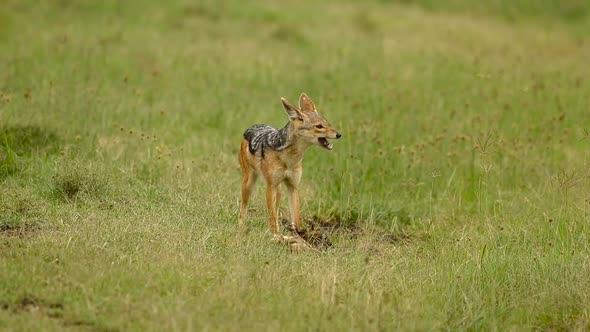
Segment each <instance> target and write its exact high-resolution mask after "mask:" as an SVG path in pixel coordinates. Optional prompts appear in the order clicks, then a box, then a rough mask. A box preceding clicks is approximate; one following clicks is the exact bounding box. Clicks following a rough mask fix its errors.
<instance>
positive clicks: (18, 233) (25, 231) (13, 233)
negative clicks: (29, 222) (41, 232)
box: [0, 225, 35, 239]
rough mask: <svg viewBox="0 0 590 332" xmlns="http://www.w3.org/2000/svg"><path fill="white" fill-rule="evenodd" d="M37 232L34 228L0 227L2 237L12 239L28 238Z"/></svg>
mask: <svg viewBox="0 0 590 332" xmlns="http://www.w3.org/2000/svg"><path fill="white" fill-rule="evenodd" d="M34 232H35V229H34V228H33V227H27V226H9V225H0V236H4V237H7V238H8V237H10V238H19V239H24V238H27V237H29V236H31V235H33V233H34Z"/></svg>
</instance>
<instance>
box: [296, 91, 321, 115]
mask: <svg viewBox="0 0 590 332" xmlns="http://www.w3.org/2000/svg"><path fill="white" fill-rule="evenodd" d="M299 108H300V109H301V110H302V111H312V112H317V110H316V108H315V104H314V103H313V101H311V99H309V97H308V96H307V95H306V94H305V93H302V94H301V96H300V97H299Z"/></svg>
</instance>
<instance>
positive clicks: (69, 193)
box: [52, 162, 110, 202]
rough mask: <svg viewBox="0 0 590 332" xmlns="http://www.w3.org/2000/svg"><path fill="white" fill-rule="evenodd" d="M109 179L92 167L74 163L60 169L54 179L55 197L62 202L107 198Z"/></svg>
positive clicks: (53, 190) (53, 189)
mask: <svg viewBox="0 0 590 332" xmlns="http://www.w3.org/2000/svg"><path fill="white" fill-rule="evenodd" d="M109 188H110V186H109V183H108V180H107V177H106V176H105V175H104V174H102V173H101V172H100V171H99V170H98V169H96V168H95V167H91V166H84V165H81V164H80V163H79V162H72V163H69V164H66V165H64V166H63V167H60V168H59V169H58V171H57V173H56V174H55V175H54V177H53V187H52V192H53V195H54V196H55V197H56V198H57V199H58V200H60V201H62V202H73V201H77V200H79V199H83V200H85V199H100V198H105V197H106V196H107V194H108V193H109Z"/></svg>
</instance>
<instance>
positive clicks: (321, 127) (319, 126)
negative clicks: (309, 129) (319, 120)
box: [315, 125, 324, 129]
mask: <svg viewBox="0 0 590 332" xmlns="http://www.w3.org/2000/svg"><path fill="white" fill-rule="evenodd" d="M315 127H316V128H318V129H324V126H322V125H317V126H315Z"/></svg>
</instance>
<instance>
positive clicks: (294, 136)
mask: <svg viewBox="0 0 590 332" xmlns="http://www.w3.org/2000/svg"><path fill="white" fill-rule="evenodd" d="M281 101H282V103H283V107H284V108H285V111H286V112H287V114H288V115H289V123H287V125H286V126H285V128H283V129H281V130H277V129H275V128H272V127H270V126H266V125H257V126H254V127H251V128H250V129H248V130H247V131H246V132H245V133H244V139H243V140H242V145H241V148H240V166H241V168H242V173H243V179H242V202H241V206H240V216H239V219H238V223H239V224H240V225H242V224H243V223H244V218H245V217H246V212H247V207H248V200H249V199H250V195H251V193H252V189H253V187H254V183H255V181H256V179H257V177H258V176H260V175H262V177H263V178H264V180H265V182H266V204H267V208H268V211H269V214H270V216H269V220H268V227H269V228H270V231H271V232H272V233H273V234H277V233H278V232H279V225H278V210H279V205H280V200H281V191H280V188H279V187H280V185H281V184H282V183H284V184H285V186H286V187H287V192H288V196H289V210H290V213H291V223H292V224H293V225H294V227H295V229H296V230H297V231H299V230H301V221H300V218H299V182H300V180H301V173H302V170H303V166H302V162H303V155H304V153H305V151H306V150H307V149H308V148H309V147H310V146H311V145H313V144H317V145H319V146H322V147H324V148H326V149H328V150H331V149H332V144H330V143H329V142H328V141H327V139H328V138H330V139H335V138H340V136H341V135H340V134H339V133H338V132H337V131H336V130H335V129H334V128H332V127H331V126H330V124H329V123H328V122H327V121H326V120H325V119H324V118H323V117H322V116H321V115H320V114H319V113H318V112H317V109H316V106H315V104H314V103H313V102H312V101H311V99H309V97H307V95H305V93H302V94H301V96H300V97H299V108H297V107H295V106H293V105H292V104H291V103H289V102H288V101H287V100H286V99H284V98H281Z"/></svg>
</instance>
